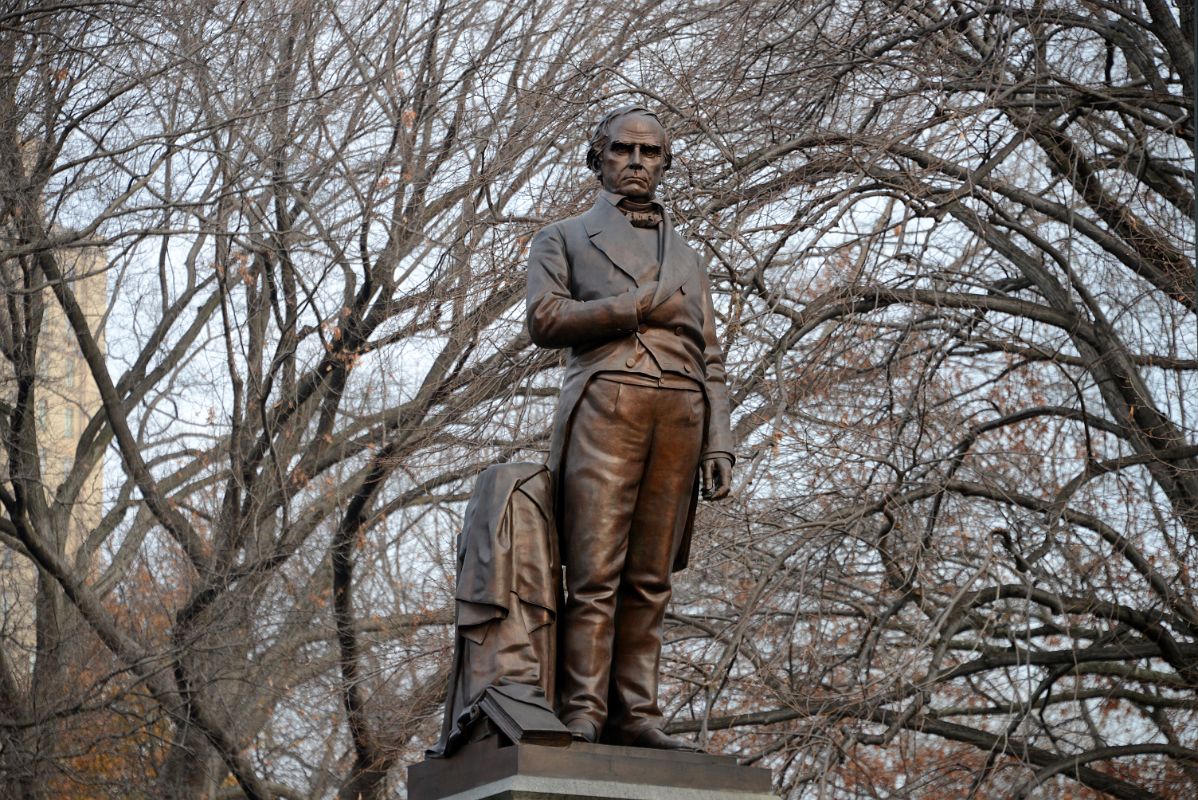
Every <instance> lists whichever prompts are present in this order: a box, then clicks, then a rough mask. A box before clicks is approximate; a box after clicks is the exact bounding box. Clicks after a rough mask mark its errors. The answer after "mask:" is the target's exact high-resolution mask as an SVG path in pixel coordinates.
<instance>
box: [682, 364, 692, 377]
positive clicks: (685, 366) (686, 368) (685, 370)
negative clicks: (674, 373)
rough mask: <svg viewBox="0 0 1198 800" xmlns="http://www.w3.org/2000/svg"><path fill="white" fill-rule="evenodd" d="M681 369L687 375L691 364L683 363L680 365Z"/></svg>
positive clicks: (689, 372)
mask: <svg viewBox="0 0 1198 800" xmlns="http://www.w3.org/2000/svg"><path fill="white" fill-rule="evenodd" d="M682 371H683V372H685V373H686V374H687V375H690V374H691V365H690V364H683V365H682Z"/></svg>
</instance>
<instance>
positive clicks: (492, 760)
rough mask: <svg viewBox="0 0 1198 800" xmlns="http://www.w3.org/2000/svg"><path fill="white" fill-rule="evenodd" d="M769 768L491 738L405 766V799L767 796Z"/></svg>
mask: <svg viewBox="0 0 1198 800" xmlns="http://www.w3.org/2000/svg"><path fill="white" fill-rule="evenodd" d="M770 786H771V778H770V772H769V770H766V769H760V768H757V767H742V766H739V765H738V764H737V763H736V759H735V758H732V757H729V756H713V755H707V754H705V753H677V752H669V751H665V750H651V749H647V748H641V747H613V746H611V745H602V744H583V743H579V742H575V743H573V744H571V745H570V746H569V747H542V746H538V745H528V744H509V745H507V746H501V743H500V737H491V738H489V739H485V740H483V741H481V742H475V743H474V744H471V745H468V746H466V747H463V748H462V749H461V750H460V751H458V752H457V753H455V754H454V755H453V757H452V758H446V759H428V760H427V761H424V762H421V763H420V764H415V765H413V766H411V767H409V768H408V799H409V800H616V798H620V800H772V798H773V797H774V795H773V794H772V793H771V791H770Z"/></svg>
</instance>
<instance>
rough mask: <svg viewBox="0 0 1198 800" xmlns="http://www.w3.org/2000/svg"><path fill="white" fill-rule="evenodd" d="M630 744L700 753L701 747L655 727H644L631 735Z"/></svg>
mask: <svg viewBox="0 0 1198 800" xmlns="http://www.w3.org/2000/svg"><path fill="white" fill-rule="evenodd" d="M628 744H630V745H631V746H633V747H652V748H654V749H657V750H685V751H687V752H691V753H702V752H703V748H702V747H700V746H699V745H697V744H695V743H694V742H689V741H687V740H686V739H679V738H678V737H676V736H670V735H669V734H668V733H665V732H663V731H661V730H658V729H657V728H646V729H645V730H643V731H641V732H640V733H638V734H637V735H636V736H634V737H633V739H632V741H630V742H629V743H628Z"/></svg>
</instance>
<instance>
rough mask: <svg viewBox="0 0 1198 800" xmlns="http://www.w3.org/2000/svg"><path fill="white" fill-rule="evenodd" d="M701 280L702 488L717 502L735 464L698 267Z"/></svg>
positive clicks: (719, 358)
mask: <svg viewBox="0 0 1198 800" xmlns="http://www.w3.org/2000/svg"><path fill="white" fill-rule="evenodd" d="M698 268H699V274H700V275H701V276H702V280H703V362H704V368H705V378H704V380H705V383H706V389H707V405H708V415H707V431H706V436H705V437H704V445H703V467H702V473H703V474H702V488H703V496H704V497H705V498H707V499H708V500H721V499H723V498H725V497H727V496H728V492H729V491H730V490H731V489H732V465H733V463H734V462H735V461H736V455H735V454H734V452H733V449H732V448H733V445H732V425H731V421H730V414H729V401H728V383H727V380H726V377H727V373H726V371H725V369H724V352H723V350H722V349H721V348H720V341H719V339H717V338H716V334H715V307H714V306H713V305H712V302H711V282H710V281H709V280H708V278H707V273H706V272H705V271H704V270H703V268H702V266H701V265H700V266H699V267H698Z"/></svg>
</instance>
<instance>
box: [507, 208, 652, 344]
mask: <svg viewBox="0 0 1198 800" xmlns="http://www.w3.org/2000/svg"><path fill="white" fill-rule="evenodd" d="M636 329H637V315H636V290H635V289H632V290H629V291H627V292H624V293H622V294H618V295H615V296H613V297H603V298H599V299H595V300H576V299H574V297H573V296H572V294H571V293H570V263H569V260H568V258H567V253H566V243H565V239H564V238H563V236H562V232H561V230H560V228H559V226H557V225H551V226H550V227H548V228H545V229H544V230H542V231H541V232H540V233H538V234H537V235H536V237H534V238H533V240H532V247H531V249H530V251H529V255H528V335H529V337H530V338H531V339H532V341H533V343H534V344H537V345H540V346H541V347H577V346H579V345H586V344H591V343H594V342H600V341H603V340H604V339H611V338H614V337H616V336H621V335H624V334H628V333H633V332H635V331H636Z"/></svg>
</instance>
